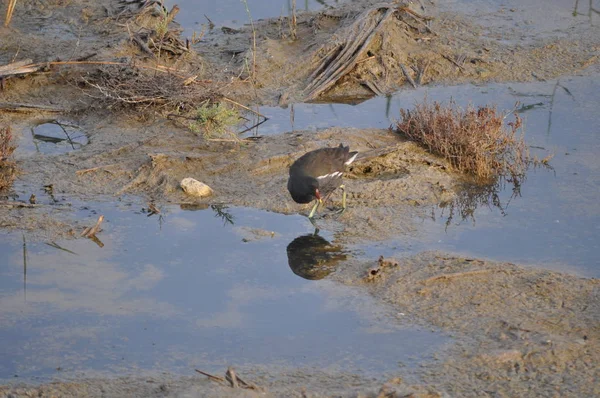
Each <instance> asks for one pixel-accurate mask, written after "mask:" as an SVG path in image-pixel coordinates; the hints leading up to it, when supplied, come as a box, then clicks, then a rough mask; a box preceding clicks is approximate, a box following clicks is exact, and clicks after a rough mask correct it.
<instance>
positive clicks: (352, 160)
mask: <svg viewBox="0 0 600 398" xmlns="http://www.w3.org/2000/svg"><path fill="white" fill-rule="evenodd" d="M357 156H358V153H355V154H354V156H352V157H351V158H350V159H348V160H346V161H345V162H344V164H345V165H346V166H348V165H349V164H350V163H352V162H354V159H356V157H357Z"/></svg>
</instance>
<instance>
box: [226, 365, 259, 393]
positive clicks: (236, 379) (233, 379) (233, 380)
mask: <svg viewBox="0 0 600 398" xmlns="http://www.w3.org/2000/svg"><path fill="white" fill-rule="evenodd" d="M225 379H226V380H227V381H228V382H229V383H230V384H231V387H233V388H239V387H242V388H247V389H250V390H258V386H256V385H254V384H252V383H246V382H245V381H244V380H242V378H241V377H240V376H238V375H237V374H236V373H235V370H233V368H232V367H231V366H230V367H228V368H227V372H225Z"/></svg>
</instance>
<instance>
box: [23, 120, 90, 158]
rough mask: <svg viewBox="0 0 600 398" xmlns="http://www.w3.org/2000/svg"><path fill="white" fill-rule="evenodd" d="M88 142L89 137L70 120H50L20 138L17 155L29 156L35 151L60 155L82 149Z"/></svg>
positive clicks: (34, 127)
mask: <svg viewBox="0 0 600 398" xmlns="http://www.w3.org/2000/svg"><path fill="white" fill-rule="evenodd" d="M87 144H88V138H87V136H86V135H85V133H84V132H82V131H81V129H80V128H79V126H77V125H74V124H71V123H69V122H64V121H58V120H50V121H44V122H42V123H39V124H37V125H35V126H33V127H32V128H31V135H27V134H24V135H23V136H22V138H21V139H20V142H19V145H18V147H17V150H16V151H15V155H16V156H17V157H22V156H29V155H32V154H34V153H41V154H43V155H60V154H64V153H67V152H71V151H75V150H78V149H81V147H83V146H84V145H87Z"/></svg>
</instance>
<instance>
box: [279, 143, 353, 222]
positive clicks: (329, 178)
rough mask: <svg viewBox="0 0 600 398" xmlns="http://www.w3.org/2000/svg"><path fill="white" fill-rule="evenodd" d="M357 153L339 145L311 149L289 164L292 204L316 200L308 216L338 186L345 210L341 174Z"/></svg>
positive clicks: (344, 192)
mask: <svg viewBox="0 0 600 398" xmlns="http://www.w3.org/2000/svg"><path fill="white" fill-rule="evenodd" d="M356 155H358V152H350V147H348V146H344V145H343V144H340V146H338V147H337V148H320V149H315V150H314V151H310V152H307V153H305V154H304V155H302V156H301V157H300V158H298V159H297V160H296V161H295V162H294V164H292V166H291V167H290V178H289V180H288V185H287V187H288V191H290V194H291V195H292V199H294V201H295V202H296V203H310V202H311V201H313V200H315V199H316V203H315V205H314V206H313V208H312V210H311V211H310V214H309V215H308V218H309V219H310V220H311V222H312V218H313V216H314V215H315V212H316V211H317V208H318V207H319V205H320V204H322V203H323V201H324V200H327V198H328V197H329V195H331V193H332V192H333V191H335V190H336V189H337V188H341V189H342V192H343V194H342V210H341V212H343V211H344V210H346V190H345V189H344V188H345V187H344V185H343V184H342V175H343V174H344V171H345V169H346V166H347V165H349V164H350V163H352V162H353V161H354V159H356Z"/></svg>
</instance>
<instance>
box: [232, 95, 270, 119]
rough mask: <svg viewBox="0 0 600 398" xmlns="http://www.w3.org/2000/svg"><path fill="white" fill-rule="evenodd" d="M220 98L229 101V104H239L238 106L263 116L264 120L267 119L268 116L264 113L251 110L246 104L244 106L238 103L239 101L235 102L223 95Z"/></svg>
mask: <svg viewBox="0 0 600 398" xmlns="http://www.w3.org/2000/svg"><path fill="white" fill-rule="evenodd" d="M222 100H223V101H227V102H229V103H231V104H234V105H236V106H239V107H240V108H242V109H245V110H247V111H248V112H252V113H254V114H255V115H256V116H259V117H262V118H264V119H265V120H269V118H268V117H266V116H265V115H263V114H261V113H259V112H257V111H255V110H253V109H251V108H248V107H247V106H244V105H242V104H240V103H239V102H235V101H234V100H232V99H229V98H227V97H223V98H222Z"/></svg>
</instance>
